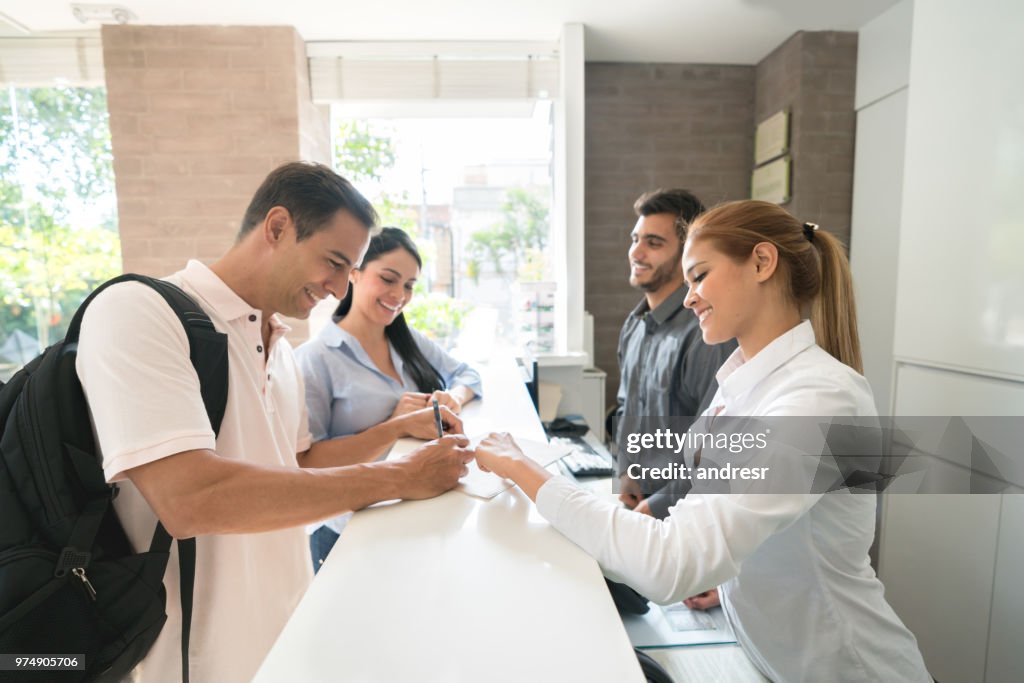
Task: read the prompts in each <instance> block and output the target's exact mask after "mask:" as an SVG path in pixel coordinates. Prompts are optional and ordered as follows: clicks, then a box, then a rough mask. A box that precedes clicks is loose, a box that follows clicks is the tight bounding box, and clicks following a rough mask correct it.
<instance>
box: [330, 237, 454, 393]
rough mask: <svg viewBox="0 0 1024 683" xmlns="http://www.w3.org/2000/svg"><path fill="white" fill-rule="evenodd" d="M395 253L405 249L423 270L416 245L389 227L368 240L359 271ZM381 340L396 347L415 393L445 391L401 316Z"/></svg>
mask: <svg viewBox="0 0 1024 683" xmlns="http://www.w3.org/2000/svg"><path fill="white" fill-rule="evenodd" d="M395 249H405V250H406V251H407V252H409V254H411V255H412V257H413V258H414V259H416V265H417V266H419V267H420V268H422V267H423V259H421V258H420V253H419V251H417V249H416V244H415V243H414V242H413V241H412V238H410V237H409V235H407V234H406V233H405V231H404V230H400V229H399V228H391V227H387V228H383V229H382V230H381V231H380V234H379V235H376V236H374V237H373V238H372V239H371V240H370V246H369V247H368V248H367V250H366V255H365V256H363V263H362V266H360V267H366V264H367V263H370V262H372V261H375V260H376V259H378V258H380V257H381V256H383V255H384V254H389V253H391V252H392V251H394V250H395ZM354 290H355V285H354V284H350V285H349V287H348V293H347V294H346V295H345V298H344V299H342V300H341V303H339V304H338V307H337V308H336V309H334V320H335V321H338V320H341V319H342V318H344V317H345V316H346V315H348V312H349V311H350V310H351V309H352V296H353V293H354ZM384 336H386V337H387V338H388V341H389V342H391V345H392V346H394V347H395V351H398V355H399V356H400V357H401V358H402V362H404V363H405V367H406V368H408V369H409V374H410V375H411V376H412V379H413V381H414V382H415V383H416V388H417V389H419V390H420V391H422V392H424V393H427V394H429V393H431V392H433V391H438V390H443V389H447V385H446V384H445V381H444V378H443V377H441V373H439V372H438V371H437V369H436V368H434V366H433V365H431V364H430V363H429V362H428V361H427V359H426V357H424V355H423V353H422V352H421V351H420V348H419V347H418V346H416V340H415V339H413V337H412V332H410V331H409V325H408V323H406V322H405V314H404V313H399V314H398V317H397V318H395V319H394V320H393V321H392V323H391V324H390V325H388V326H387V327H385V328H384Z"/></svg>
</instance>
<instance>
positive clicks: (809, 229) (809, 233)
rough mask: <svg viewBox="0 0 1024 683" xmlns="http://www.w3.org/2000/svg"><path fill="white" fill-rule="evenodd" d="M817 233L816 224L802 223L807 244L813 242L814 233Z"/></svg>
mask: <svg viewBox="0 0 1024 683" xmlns="http://www.w3.org/2000/svg"><path fill="white" fill-rule="evenodd" d="M817 231H818V224H817V223H804V237H806V238H807V241H808V242H813V241H814V233H815V232H817Z"/></svg>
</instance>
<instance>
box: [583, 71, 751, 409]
mask: <svg viewBox="0 0 1024 683" xmlns="http://www.w3.org/2000/svg"><path fill="white" fill-rule="evenodd" d="M585 113H586V137H585V145H586V148H585V149H586V166H585V175H586V178H585V183H586V185H585V188H586V212H585V225H586V227H585V239H586V254H585V259H584V268H585V271H586V274H585V291H586V297H585V305H586V309H587V310H588V311H589V312H590V313H591V314H593V316H594V355H595V359H594V362H595V365H597V366H598V367H600V368H601V369H603V370H605V371H607V372H608V381H607V382H606V384H605V387H606V389H605V393H606V396H605V398H606V403H607V405H611V404H612V403H614V400H615V392H616V390H617V387H618V362H617V360H616V357H615V350H616V346H617V344H618V335H619V329H620V328H621V326H622V321H623V320H624V319H625V317H626V315H628V314H629V311H630V310H631V309H632V308H633V306H635V305H636V303H637V302H638V301H639V300H640V299H641V297H642V294H641V293H640V292H639V291H637V290H635V289H633V288H631V287H630V286H629V282H628V279H627V278H628V276H629V268H628V265H627V261H626V251H627V250H628V249H629V233H630V231H631V230H632V229H633V224H634V223H636V216H635V215H634V213H633V202H634V201H635V200H636V198H637V197H638V196H639V195H640V194H641V193H643V192H646V191H647V190H652V189H655V188H658V187H685V188H687V189H689V190H691V191H693V192H694V193H695V194H696V195H697V196H698V197H700V198H701V199H702V200H703V201H704V202H705V203H706V204H708V205H712V204H716V203H718V202H721V201H725V200H730V199H742V198H744V197H748V196H749V195H750V170H751V159H752V158H753V155H754V151H753V150H754V148H753V127H754V67H752V66H707V65H699V66H698V65H687V64H618V63H615V64H612V63H589V64H587V66H586V112H585Z"/></svg>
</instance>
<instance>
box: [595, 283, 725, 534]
mask: <svg viewBox="0 0 1024 683" xmlns="http://www.w3.org/2000/svg"><path fill="white" fill-rule="evenodd" d="M686 293H687V287H686V285H683V286H682V287H680V288H679V289H677V290H676V291H674V292H672V294H670V295H669V297H668V298H667V299H665V300H664V301H663V302H661V304H659V305H658V307H657V308H656V309H654V310H653V311H652V310H651V309H650V308H649V307H648V305H647V300H646V299H644V300H643V301H641V302H640V303H639V304H638V305H637V307H636V308H634V309H633V312H632V313H630V314H629V317H628V318H626V322H625V323H624V324H623V325H622V331H621V332H620V333H619V350H618V357H619V373H620V379H619V391H618V394H617V396H616V403H617V405H616V410H615V415H616V417H622V416H623V415H627V416H646V417H673V418H677V419H675V420H673V426H678V428H679V429H683V428H684V427H686V426H688V423H687V422H686V421H685V420H679V419H678V418H686V417H689V418H690V422H692V421H693V419H695V418H696V417H697V416H698V415H700V414H701V413H702V412H704V410H705V409H706V408H707V406H708V404H709V403H710V402H711V399H712V398H713V397H714V395H715V391H716V389H717V388H718V385H717V383H716V381H715V373H716V372H718V369H719V368H720V367H721V366H722V364H723V363H724V362H725V360H726V359H727V358H728V357H729V355H730V354H731V353H732V352H733V350H734V349H735V348H736V342H735V341H729V342H726V343H724V344H716V345H714V346H709V345H707V344H705V343H704V340H703V338H702V337H701V331H700V325H699V324H698V321H697V317H696V316H695V315H693V314H692V313H691V312H690V311H688V310H686V308H684V307H683V301H684V300H685V299H686ZM615 429H616V430H618V429H619V426H618V421H616V426H615ZM615 436H616V441H617V440H618V439H617V436H618V435H617V434H616V435H615ZM681 493H683V492H674V493H672V494H670V495H667V496H666V495H664V494H662V493H657V494H654V495H653V496H651V497H650V500H649V501H648V502H649V504H650V506H651V510H652V511H653V512H654V513H655V515H656V516H658V517H663V516H664V515H665V514H666V513H667V511H668V506H669V505H671V504H672V503H674V502H675V500H677V499H678V498H679V497H680V494H681ZM656 506H657V509H656ZM662 508H663V509H662Z"/></svg>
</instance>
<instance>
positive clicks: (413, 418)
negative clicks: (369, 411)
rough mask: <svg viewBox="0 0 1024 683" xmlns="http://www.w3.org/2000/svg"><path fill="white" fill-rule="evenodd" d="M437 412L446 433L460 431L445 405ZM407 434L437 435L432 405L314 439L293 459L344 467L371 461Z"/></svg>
mask: <svg viewBox="0 0 1024 683" xmlns="http://www.w3.org/2000/svg"><path fill="white" fill-rule="evenodd" d="M440 411H441V422H442V423H444V429H445V433H447V434H461V433H462V432H463V427H462V420H460V419H459V418H458V416H456V415H455V414H454V413H453V412H452V411H451V410H449V409H448V408H447V407H445V406H440ZM406 436H411V437H413V438H417V439H436V438H437V425H436V423H435V422H434V409H433V407H430V408H422V409H420V410H416V411H414V412H411V413H406V414H404V415H399V416H398V417H392V418H390V419H388V420H385V421H384V422H381V423H380V424H376V425H374V426H372V427H370V428H369V429H364V430H363V431H361V432H359V433H358V434H351V435H349V436H342V437H339V438H336V439H323V440H321V441H317V442H316V443H314V444H313V445H312V446H311V447H310V449H309V450H308V451H303V452H302V453H299V454H298V455H297V456H296V458H295V459H296V461H297V462H298V463H299V467H312V468H322V467H345V466H347V465H357V464H360V463H368V462H373V461H374V460H376V459H377V458H379V457H380V456H381V455H383V454H384V453H385V452H387V450H388V449H389V448H391V446H393V445H394V443H395V441H397V440H398V439H401V438H403V437H406Z"/></svg>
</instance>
